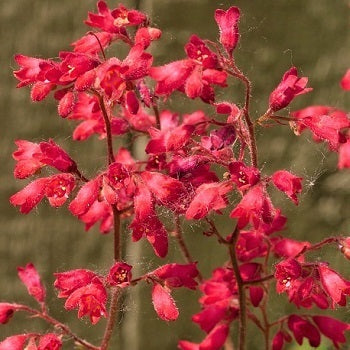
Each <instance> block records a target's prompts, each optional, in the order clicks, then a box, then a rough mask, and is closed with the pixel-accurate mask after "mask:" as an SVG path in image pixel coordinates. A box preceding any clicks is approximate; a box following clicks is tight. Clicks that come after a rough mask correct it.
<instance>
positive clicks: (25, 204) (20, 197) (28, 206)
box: [10, 178, 47, 214]
mask: <svg viewBox="0 0 350 350" xmlns="http://www.w3.org/2000/svg"><path fill="white" fill-rule="evenodd" d="M46 183H47V179H46V178H42V179H37V180H34V181H33V182H31V183H30V184H29V185H27V186H26V187H24V188H23V189H22V190H21V191H19V192H17V193H15V194H14V195H12V196H11V197H10V203H11V204H12V205H18V206H20V211H21V213H22V214H28V213H29V212H30V211H31V210H32V209H33V208H34V207H35V206H36V205H37V204H38V203H39V202H40V201H41V200H42V199H43V198H44V196H45V186H46Z"/></svg>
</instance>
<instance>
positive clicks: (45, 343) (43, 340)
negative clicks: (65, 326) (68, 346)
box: [38, 333, 62, 350]
mask: <svg viewBox="0 0 350 350" xmlns="http://www.w3.org/2000/svg"><path fill="white" fill-rule="evenodd" d="M61 347H62V341H61V339H60V338H59V337H58V336H57V335H56V334H54V333H47V334H44V335H43V336H41V337H40V340H39V344H38V350H60V349H61Z"/></svg>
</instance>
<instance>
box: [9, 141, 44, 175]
mask: <svg viewBox="0 0 350 350" xmlns="http://www.w3.org/2000/svg"><path fill="white" fill-rule="evenodd" d="M15 143H16V145H17V147H18V149H17V150H16V151H15V152H13V153H12V157H13V159H15V160H16V161H17V163H16V166H15V170H14V176H15V178H17V179H25V178H26V177H28V176H31V175H33V174H35V173H36V172H37V171H38V170H40V169H41V168H42V167H43V166H44V164H43V163H42V162H41V161H40V160H38V159H37V157H36V155H38V154H40V153H41V150H40V146H39V145H38V144H37V143H33V142H30V141H26V140H16V141H15Z"/></svg>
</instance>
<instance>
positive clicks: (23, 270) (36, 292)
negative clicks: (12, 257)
mask: <svg viewBox="0 0 350 350" xmlns="http://www.w3.org/2000/svg"><path fill="white" fill-rule="evenodd" d="M17 271H18V277H19V278H20V280H21V281H22V282H23V284H24V285H25V286H26V287H27V290H28V293H29V294H30V295H31V296H32V297H33V298H35V299H36V300H37V301H38V302H39V303H44V301H45V296H46V291H45V288H44V286H43V285H42V283H41V281H40V276H39V274H38V271H37V270H36V268H35V267H34V265H33V264H32V263H29V264H27V265H26V266H25V267H18V268H17Z"/></svg>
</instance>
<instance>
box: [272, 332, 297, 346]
mask: <svg viewBox="0 0 350 350" xmlns="http://www.w3.org/2000/svg"><path fill="white" fill-rule="evenodd" d="M291 341H292V337H291V336H290V335H289V333H287V332H285V331H278V332H277V333H276V334H275V336H274V337H273V339H272V350H282V349H283V346H284V343H285V342H288V343H290V342H291Z"/></svg>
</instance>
